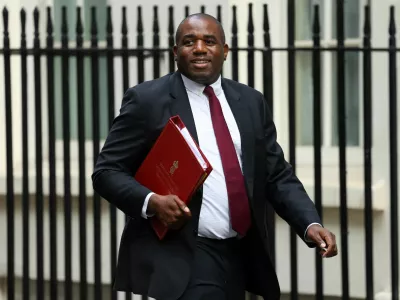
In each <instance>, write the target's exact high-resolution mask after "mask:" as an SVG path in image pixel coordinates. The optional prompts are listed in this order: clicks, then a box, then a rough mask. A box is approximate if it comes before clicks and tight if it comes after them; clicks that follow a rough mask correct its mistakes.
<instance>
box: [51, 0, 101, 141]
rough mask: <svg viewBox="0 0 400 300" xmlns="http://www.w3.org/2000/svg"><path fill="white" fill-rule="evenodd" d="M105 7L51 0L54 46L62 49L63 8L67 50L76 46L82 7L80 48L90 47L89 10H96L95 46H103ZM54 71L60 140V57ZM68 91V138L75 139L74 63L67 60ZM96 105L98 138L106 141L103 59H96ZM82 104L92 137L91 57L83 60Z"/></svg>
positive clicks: (94, 1)
mask: <svg viewBox="0 0 400 300" xmlns="http://www.w3.org/2000/svg"><path fill="white" fill-rule="evenodd" d="M106 5H107V0H54V16H53V20H54V30H55V32H54V37H55V45H54V46H55V47H61V25H62V7H63V6H66V7H67V16H68V37H69V41H70V43H69V47H71V48H72V47H73V48H75V47H76V21H77V6H80V7H81V17H82V23H83V29H84V32H83V46H84V47H90V40H91V34H90V26H91V7H92V6H95V7H96V14H97V16H96V17H97V31H98V46H99V47H103V46H105V39H106V20H107V19H106ZM54 68H55V72H54V74H55V82H54V84H55V107H56V112H55V113H56V122H57V123H56V138H57V139H62V138H63V125H62V120H63V118H62V101H63V96H62V80H63V74H62V64H61V57H56V58H55V61H54ZM69 71H70V75H69V92H70V135H71V139H72V140H77V139H78V105H77V86H78V83H77V60H76V57H74V56H71V57H70V58H69ZM99 89H100V90H99V97H100V99H99V105H100V137H101V138H105V136H106V135H107V132H108V119H107V115H108V114H107V110H108V105H107V100H108V99H107V62H106V58H105V57H104V56H100V57H99ZM84 101H85V137H86V139H91V138H92V110H93V109H92V72H91V58H90V57H89V56H86V57H85V58H84Z"/></svg>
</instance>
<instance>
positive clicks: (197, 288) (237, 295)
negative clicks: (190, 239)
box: [179, 238, 245, 300]
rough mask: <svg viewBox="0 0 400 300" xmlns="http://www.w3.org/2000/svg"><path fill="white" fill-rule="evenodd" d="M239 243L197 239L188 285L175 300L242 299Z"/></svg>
mask: <svg viewBox="0 0 400 300" xmlns="http://www.w3.org/2000/svg"><path fill="white" fill-rule="evenodd" d="M243 274H244V273H243V267H242V259H241V255H240V248H239V241H238V240H236V239H228V240H212V239H205V238H198V242H197V250H196V253H195V261H194V267H193V272H192V275H191V279H190V281H189V285H188V287H187V289H186V291H185V292H184V294H183V295H182V297H181V298H179V300H244V299H245V291H244V277H243Z"/></svg>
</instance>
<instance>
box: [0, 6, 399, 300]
mask: <svg viewBox="0 0 400 300" xmlns="http://www.w3.org/2000/svg"><path fill="white" fill-rule="evenodd" d="M137 9H138V14H137V26H136V28H137V30H136V33H137V40H136V45H137V46H136V47H135V48H129V47H128V24H127V10H126V8H125V7H124V8H122V26H121V35H122V38H121V47H120V48H116V47H114V26H113V24H114V23H113V21H112V19H111V15H112V14H111V12H112V9H111V8H110V7H109V8H108V9H107V14H106V16H107V21H106V28H105V32H106V46H105V47H99V37H98V31H99V28H98V23H97V13H96V8H94V7H93V8H92V10H91V26H90V35H91V37H90V46H89V47H84V38H83V33H84V28H83V22H82V16H81V14H82V12H81V8H80V7H78V8H77V22H76V46H75V47H73V48H71V47H70V37H69V34H70V32H69V28H70V27H69V26H68V23H67V19H68V18H67V9H66V7H63V9H62V14H61V16H62V20H61V46H60V47H55V46H54V45H55V39H54V34H55V31H54V28H53V19H52V14H53V12H52V9H50V8H48V10H47V35H46V46H45V47H42V46H41V44H40V32H39V17H40V15H39V10H38V9H36V10H35V11H34V13H33V16H34V22H33V25H34V40H33V41H34V43H33V47H32V48H29V49H28V48H27V40H26V27H27V24H26V12H25V10H24V9H22V10H21V15H20V18H21V28H22V34H21V47H20V48H13V49H11V48H10V34H9V26H8V24H9V14H8V10H7V9H6V8H4V10H3V23H4V42H3V47H2V48H0V54H1V55H2V56H3V60H4V66H3V69H4V87H5V95H4V96H5V114H4V117H5V122H6V165H7V167H6V176H7V192H6V203H7V248H8V252H7V262H8V268H7V284H8V288H7V292H8V299H10V300H13V299H15V280H14V279H15V277H14V276H15V275H14V274H15V261H16V260H17V259H18V258H17V257H15V255H14V253H15V228H14V222H15V206H14V204H15V201H16V195H15V190H14V189H15V187H14V170H13V161H14V150H15V149H13V140H14V139H16V138H20V137H17V136H13V134H12V128H13V124H15V122H19V121H20V120H13V119H12V103H13V102H14V101H21V103H22V116H21V122H22V141H23V143H22V162H23V164H22V170H23V172H22V174H23V175H22V182H23V185H22V186H23V188H22V207H23V210H22V222H23V224H22V228H23V257H22V261H23V285H22V287H23V299H29V296H30V286H29V281H30V278H29V272H30V267H29V265H30V261H29V260H30V259H29V247H30V245H29V239H30V233H29V232H30V229H29V222H30V221H29V220H30V216H29V207H30V200H29V197H30V192H29V189H28V186H29V176H28V172H29V170H28V152H29V146H28V127H29V123H28V115H29V114H28V103H29V102H30V101H34V103H35V113H34V115H35V153H36V154H35V155H36V157H35V168H36V176H35V178H36V179H35V180H36V187H35V197H36V201H35V203H36V232H37V239H36V243H35V246H36V249H37V258H36V263H37V274H36V295H37V298H38V299H44V294H45V289H44V263H43V262H44V247H45V245H44V239H43V237H44V235H47V234H49V236H50V238H49V243H50V244H49V249H50V250H49V254H50V259H49V261H50V266H49V267H50V298H51V299H57V298H58V295H59V293H60V291H59V289H58V282H59V281H58V278H57V270H58V267H59V266H58V265H57V261H58V259H57V247H60V245H57V242H56V236H57V231H56V224H57V218H58V217H57V213H56V211H57V209H59V208H58V207H57V205H56V198H57V195H56V140H57V137H56V130H55V128H56V123H57V116H56V114H55V111H56V109H57V105H62V107H61V111H62V141H63V150H62V151H63V153H62V155H63V168H64V169H63V180H64V182H63V187H64V192H63V195H62V198H63V203H64V207H63V211H64V235H65V241H64V245H62V247H64V248H65V257H64V262H65V279H64V284H65V285H64V289H63V291H64V297H65V299H72V261H73V259H74V258H73V257H72V246H71V245H72V241H73V237H72V216H71V209H72V208H71V207H72V204H73V203H72V201H73V197H72V195H71V148H70V147H71V143H70V142H71V124H70V123H71V109H70V107H71V103H70V102H71V84H72V82H71V77H70V72H71V60H70V59H71V58H74V59H76V70H77V72H76V74H77V77H76V78H75V79H74V80H76V94H77V97H76V105H77V127H78V129H77V131H78V134H77V140H78V148H79V149H78V153H79V197H78V202H79V232H80V235H79V239H78V241H77V243H79V247H80V252H79V268H80V282H79V285H80V299H86V298H87V297H88V293H89V292H88V278H87V277H88V276H87V273H88V270H87V261H88V260H89V259H93V260H94V274H95V278H94V298H95V299H96V300H98V299H102V298H104V299H109V298H111V299H117V294H116V292H111V295H103V294H102V290H101V288H102V274H103V270H102V263H101V249H102V248H101V240H102V235H103V234H104V233H103V232H101V211H100V205H101V201H102V200H101V199H100V197H99V196H98V195H97V194H96V193H95V194H94V196H93V214H94V221H93V222H94V224H92V225H93V226H94V249H95V251H94V253H93V257H87V239H88V238H89V237H88V236H87V235H86V230H87V226H88V225H87V217H86V216H87V204H88V201H87V198H88V196H87V194H86V191H87V186H86V179H87V178H86V174H87V167H86V165H85V163H86V144H85V142H86V141H87V139H88V136H87V135H88V134H87V131H86V130H85V126H87V124H86V122H85V118H86V117H85V116H86V109H87V107H86V106H85V97H86V96H85V87H86V86H90V87H91V99H92V102H91V114H92V118H91V134H90V139H91V140H92V142H93V160H94V162H95V161H96V158H97V155H98V153H99V150H100V148H99V147H100V142H101V138H102V136H101V129H100V126H101V125H100V124H101V122H106V123H107V124H108V125H109V126H110V125H111V123H112V121H113V119H114V112H115V110H114V107H115V101H116V99H114V97H115V90H118V89H123V90H126V89H127V88H128V87H129V86H130V85H132V82H131V80H130V78H129V75H130V73H129V59H130V58H132V57H135V58H136V59H137V62H138V63H137V83H141V82H143V81H144V80H145V73H150V70H146V69H145V61H146V60H152V61H153V67H152V74H153V77H154V78H157V77H159V76H160V75H163V74H161V68H160V65H161V62H162V61H165V60H167V61H168V63H167V65H168V71H170V72H173V71H174V70H175V62H174V58H173V54H172V51H171V48H172V46H173V45H174V33H175V22H174V18H173V13H174V8H173V7H172V6H171V7H169V10H168V18H169V21H168V24H167V25H168V26H167V27H166V28H167V31H168V38H167V39H168V48H162V47H161V46H160V45H161V43H160V24H159V18H158V8H157V7H154V11H153V29H152V30H153V36H152V41H153V46H152V47H144V27H143V16H142V10H141V7H138V8H137ZM336 9H337V11H336V16H337V19H336V24H337V46H336V47H321V29H320V28H321V27H320V10H319V7H318V6H315V7H314V20H313V30H312V31H313V32H312V40H313V45H312V47H296V46H295V0H288V11H287V17H288V18H287V24H288V32H287V33H288V35H287V45H288V46H287V47H275V48H272V47H271V42H270V41H271V38H270V33H269V29H270V28H269V19H268V12H267V5H264V6H263V12H264V17H263V30H264V32H263V34H264V35H263V38H264V42H263V43H264V45H263V47H255V43H254V23H253V6H252V4H249V11H248V27H247V32H248V33H247V34H248V35H247V47H242V48H241V47H239V46H238V21H237V9H236V7H235V6H233V8H232V15H233V18H232V20H233V23H232V27H231V41H230V45H231V56H230V57H231V62H230V63H231V67H232V70H231V76H230V78H232V79H233V80H236V81H237V80H238V79H239V73H240V72H245V70H239V63H238V61H239V53H247V78H248V82H247V84H248V85H249V86H251V87H254V85H255V79H256V77H255V76H256V75H255V73H256V72H255V64H256V63H257V64H262V66H263V73H262V76H263V78H262V84H263V87H262V91H263V93H264V95H265V98H266V101H267V102H268V104H269V105H270V106H271V108H272V107H273V104H274V101H273V95H274V91H273V59H272V58H273V53H274V52H286V53H287V54H288V87H287V88H288V92H289V94H288V100H289V102H288V103H289V115H288V118H289V121H288V122H289V160H290V163H291V164H292V165H293V168H294V169H295V168H296V155H295V153H296V128H295V127H296V113H295V112H296V103H297V102H296V93H295V85H296V54H297V53H298V52H300V51H309V52H311V53H312V81H313V89H312V97H313V113H312V118H313V124H314V126H313V128H314V129H313V130H314V132H313V138H314V178H315V184H314V185H315V191H314V199H315V204H316V207H317V210H318V212H319V213H320V214H321V217H323V216H322V207H323V205H322V203H323V199H322V157H321V145H322V129H321V127H322V116H321V109H322V87H321V69H322V66H321V54H322V52H324V51H334V52H335V53H336V54H337V82H338V86H337V99H338V101H337V111H338V114H337V124H338V137H339V139H338V140H339V145H338V149H339V182H340V232H341V241H340V242H341V243H340V244H341V249H340V252H341V270H342V282H341V283H342V285H341V288H342V299H344V300H347V299H349V298H350V294H349V288H350V282H349V255H348V254H349V249H348V248H349V247H348V234H347V233H348V214H347V212H348V210H347V184H346V183H347V175H346V168H347V157H346V132H347V131H346V116H345V114H346V111H345V105H346V93H345V89H346V81H345V77H346V72H345V53H346V52H349V51H355V52H358V53H360V54H361V55H362V56H363V60H362V61H363V77H362V80H363V134H364V138H363V142H364V145H363V146H364V172H365V173H364V174H365V176H364V181H365V210H364V217H365V238H366V240H365V245H366V248H365V251H366V252H365V253H366V256H365V258H366V261H365V266H366V275H365V276H366V277H365V282H366V295H367V297H366V298H367V299H373V296H374V289H373V286H374V284H373V283H374V280H373V275H374V271H373V234H372V229H373V218H372V191H371V189H372V158H371V155H372V154H371V149H372V108H371V106H372V105H371V98H372V90H371V89H372V75H371V74H372V70H371V55H372V53H373V52H386V53H388V58H389V78H390V80H389V82H388V88H389V105H390V112H389V122H390V153H389V154H390V179H391V180H390V212H391V214H390V217H391V223H390V224H391V227H390V229H391V255H392V257H391V273H392V293H393V295H394V296H393V297H394V298H393V299H398V298H397V297H398V296H396V295H398V279H399V278H398V262H399V258H398V211H397V208H398V206H397V199H398V189H397V182H398V166H397V165H398V162H397V114H396V112H397V71H396V61H397V52H398V51H399V50H400V49H399V48H397V46H396V29H395V18H394V8H393V7H391V9H390V24H389V25H390V26H389V46H388V48H383V47H381V48H372V46H371V17H370V15H371V12H370V7H369V6H365V11H364V22H365V25H364V31H363V33H364V36H363V45H362V47H348V46H346V47H345V43H344V42H345V34H344V2H343V0H338V1H337V5H336ZM201 11H205V7H204V6H202V8H201ZM188 14H189V8H188V7H186V8H185V15H188ZM221 15H222V13H221V7H218V9H217V15H216V17H217V18H218V19H219V20H221ZM12 38H13V39H16V38H17V37H15V36H14V37H12ZM257 53H261V54H262V60H261V61H260V62H258V61H257V60H256V55H255V54H257ZM13 56H17V57H20V59H21V81H20V87H21V99H16V98H15V97H13V94H12V89H11V86H12V85H18V84H19V83H18V82H11V78H12V76H11V73H12V71H11V57H13ZM30 57H33V64H34V73H33V76H34V83H35V85H34V87H35V93H34V95H33V97H32V96H31V95H28V79H29V76H30V73H29V72H28V66H27V60H28V58H30ZM43 57H44V58H45V62H46V73H47V77H43V76H42V64H41V58H43ZM101 58H105V65H106V70H107V76H106V82H105V83H102V82H101V81H100V74H99V73H100V72H99V63H100V59H101ZM116 58H118V59H121V60H122V64H121V66H122V67H121V70H118V71H120V72H121V74H122V84H121V83H120V82H116V80H115V70H116V68H115V59H116ZM86 59H89V62H90V63H89V64H85V60H86ZM56 60H60V62H61V64H60V65H61V69H60V70H59V72H61V74H62V75H61V79H62V80H61V91H62V93H61V94H60V98H61V101H58V102H57V101H55V99H56V89H55V75H56V74H55V72H57V71H56V68H55V64H56ZM88 66H89V67H90V74H91V76H90V82H87V81H88V80H87V78H86V77H85V76H84V74H85V71H86V70H87V68H88ZM224 75H226V74H224ZM44 80H45V81H46V84H45V85H43V84H42V81H44ZM103 84H106V85H107V93H106V99H107V114H106V120H102V119H101V117H100V115H101V106H100V100H99V99H100V98H101V96H102V95H101V94H100V88H101V86H102V85H103ZM43 86H46V89H47V101H46V102H43V103H42V98H43V97H42V96H43V95H42V92H43V91H42V87H43ZM382 88H383V87H382ZM57 103H58V104H57ZM44 105H47V108H48V115H47V119H48V135H47V136H44V135H43V126H44V124H43V122H42V117H43V116H42V107H43V106H44ZM271 110H272V109H271ZM44 140H46V142H47V143H48V158H47V159H48V168H49V170H48V171H49V180H48V182H45V181H44V179H43V168H44V164H43V159H44V157H43V143H44ZM44 185H48V187H49V194H48V198H49V228H50V232H49V233H47V232H44V229H43V228H44V227H43V222H44V215H43V205H44V203H43V201H44V200H43V199H44V192H43V187H44ZM90 203H91V202H90ZM109 218H110V224H111V227H110V228H109V232H108V231H107V234H110V241H111V244H110V248H111V251H110V253H111V257H110V260H109V263H110V264H111V270H114V269H115V267H116V258H117V241H118V236H117V226H116V223H117V211H116V209H115V207H113V206H110V207H109ZM274 218H275V216H274V214H270V215H269V216H268V221H269V222H270V228H272V230H271V234H270V236H269V238H270V239H271V245H273V247H272V249H271V256H272V259H273V260H275V247H274V243H275V231H274ZM290 249H291V251H290V265H291V276H290V280H291V299H298V284H297V283H298V268H297V265H298V262H297V244H296V236H295V233H294V232H293V231H291V233H290ZM315 257H316V258H315V259H316V276H315V278H316V282H315V284H316V299H323V298H324V291H323V263H322V259H321V257H320V256H319V254H318V253H316V256H315ZM126 297H127V299H130V297H131V295H130V294H127V296H126ZM252 298H253V299H254V296H252Z"/></svg>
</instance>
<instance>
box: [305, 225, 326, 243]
mask: <svg viewBox="0 0 400 300" xmlns="http://www.w3.org/2000/svg"><path fill="white" fill-rule="evenodd" d="M312 225H319V226H321V227H322V225H321V224H319V223H311V224H310V225H308V226H307V229H306V231H305V232H304V240H305V241H306V242H307V243H312V242H313V241H311V240H309V239H308V238H307V231H308V228H310V227H311V226H312Z"/></svg>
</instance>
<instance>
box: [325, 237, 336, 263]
mask: <svg viewBox="0 0 400 300" xmlns="http://www.w3.org/2000/svg"><path fill="white" fill-rule="evenodd" d="M324 239H325V241H326V243H327V244H328V247H327V249H326V251H325V253H324V254H323V256H324V257H332V256H335V255H336V254H337V247H336V241H335V236H334V235H333V234H331V233H330V234H327V235H326V236H324Z"/></svg>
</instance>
